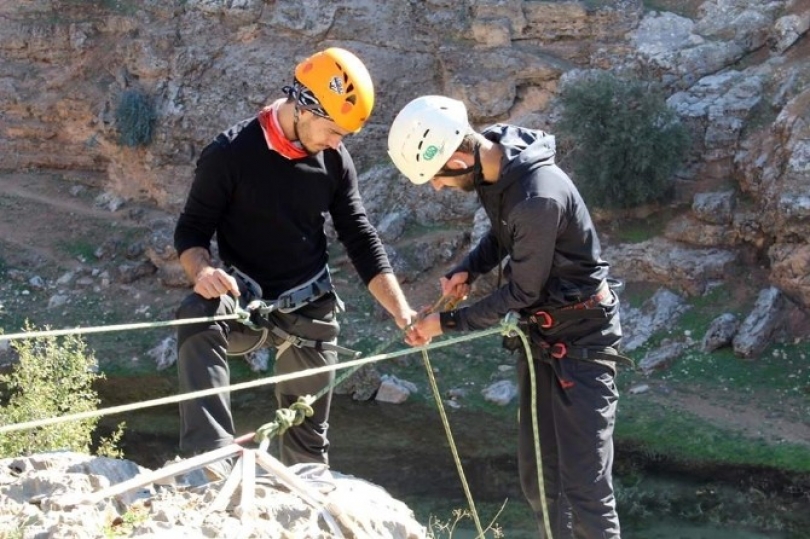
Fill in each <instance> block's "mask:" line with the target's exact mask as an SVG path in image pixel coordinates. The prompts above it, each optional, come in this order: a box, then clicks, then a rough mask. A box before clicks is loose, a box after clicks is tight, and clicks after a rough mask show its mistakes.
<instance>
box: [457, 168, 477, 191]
mask: <svg viewBox="0 0 810 539" xmlns="http://www.w3.org/2000/svg"><path fill="white" fill-rule="evenodd" d="M473 176H474V174H473V173H472V172H471V173H469V174H465V175H464V176H459V178H458V185H457V186H456V188H457V189H458V190H460V191H464V192H465V193H472V192H473V191H475V178H474V177H473Z"/></svg>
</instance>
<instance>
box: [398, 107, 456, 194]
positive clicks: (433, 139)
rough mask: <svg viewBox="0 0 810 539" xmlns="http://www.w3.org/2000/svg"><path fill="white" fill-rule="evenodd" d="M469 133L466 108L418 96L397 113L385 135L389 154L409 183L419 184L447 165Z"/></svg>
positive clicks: (428, 179)
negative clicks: (386, 135)
mask: <svg viewBox="0 0 810 539" xmlns="http://www.w3.org/2000/svg"><path fill="white" fill-rule="evenodd" d="M469 130H470V127H469V122H468V121H467V107H465V106H464V103H462V102H461V101H458V100H456V99H451V98H449V97H444V96H440V95H425V96H422V97H417V98H416V99H414V100H413V101H411V102H410V103H408V104H407V105H405V107H404V108H403V109H402V110H401V111H399V114H397V117H396V118H395V119H394V123H392V124H391V130H390V131H389V132H388V155H389V156H390V157H391V160H392V161H393V162H394V164H395V165H396V167H397V168H398V169H399V171H400V172H402V174H404V175H405V176H406V177H407V178H408V179H409V180H411V182H413V183H415V184H417V185H421V184H423V183H426V182H428V181H430V180H431V178H433V176H435V175H436V173H437V172H439V170H440V169H441V168H442V167H443V166H444V165H445V163H447V161H448V160H449V159H450V156H451V155H452V154H453V152H455V151H456V150H457V149H458V147H459V145H460V144H461V141H462V140H463V139H464V135H466V134H467V133H468V132H469Z"/></svg>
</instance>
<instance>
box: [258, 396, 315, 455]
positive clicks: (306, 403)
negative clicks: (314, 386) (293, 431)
mask: <svg viewBox="0 0 810 539" xmlns="http://www.w3.org/2000/svg"><path fill="white" fill-rule="evenodd" d="M314 402H315V397H313V396H312V395H304V396H302V397H298V401H296V402H294V403H292V404H291V405H290V407H289V408H279V409H278V410H276V419H275V421H271V422H270V423H265V424H264V425H262V426H261V427H259V428H258V429H256V435H255V436H254V437H253V440H254V441H256V442H259V443H261V442H263V441H264V440H269V439H270V438H271V437H273V436H281V435H282V434H284V433H285V432H287V429H289V428H290V427H294V426H297V425H300V424H301V423H303V422H304V419H305V418H307V417H312V415H313V414H314V413H315V411H314V410H313V409H312V403H314Z"/></svg>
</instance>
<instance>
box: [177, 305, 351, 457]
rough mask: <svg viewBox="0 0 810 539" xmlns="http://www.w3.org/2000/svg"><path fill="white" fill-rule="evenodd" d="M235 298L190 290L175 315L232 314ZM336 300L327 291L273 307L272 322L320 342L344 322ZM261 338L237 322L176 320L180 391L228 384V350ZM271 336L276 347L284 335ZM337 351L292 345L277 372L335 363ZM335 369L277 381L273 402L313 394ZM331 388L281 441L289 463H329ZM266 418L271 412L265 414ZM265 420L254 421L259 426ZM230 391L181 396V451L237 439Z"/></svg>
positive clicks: (331, 378)
mask: <svg viewBox="0 0 810 539" xmlns="http://www.w3.org/2000/svg"><path fill="white" fill-rule="evenodd" d="M235 306H236V303H235V300H234V299H233V298H232V297H230V296H222V297H221V298H219V299H210V300H209V299H205V298H203V297H202V296H200V295H198V294H191V295H189V296H188V297H186V299H185V300H184V301H183V303H182V304H181V305H180V307H179V309H178V310H177V317H178V318H199V317H207V316H215V315H223V314H232V313H233V312H234V310H235ZM336 309H337V299H336V296H335V295H334V294H327V295H325V296H323V297H321V298H320V299H318V300H317V301H315V302H313V303H310V304H309V305H306V306H304V307H301V308H300V309H298V310H297V311H295V312H292V313H280V312H273V313H272V314H271V315H270V317H271V320H272V322H273V323H275V324H277V325H278V327H280V328H281V329H283V330H284V331H285V332H287V333H289V334H292V335H296V336H298V337H301V338H305V339H310V340H316V341H332V342H334V341H335V340H336V339H337V336H338V333H339V331H340V326H339V324H338V323H337V320H336ZM251 339H252V340H253V341H256V340H259V339H261V333H259V332H256V331H254V330H252V329H250V328H248V327H247V326H245V325H244V324H241V323H240V322H237V321H225V322H211V323H202V324H188V325H182V326H179V329H178V332H177V348H178V351H177V367H178V377H179V382H180V391H181V392H182V393H187V392H191V391H198V390H203V389H209V388H216V387H224V386H227V385H228V384H229V383H230V369H229V367H228V356H229V355H230V354H229V351H230V352H231V353H233V352H234V350H237V351H243V350H245V349H247V348H249V346H246V345H245V343H246V342H249V341H250V340H251ZM269 339H270V341H271V342H272V343H273V344H275V345H276V346H279V345H281V344H282V341H281V340H280V339H278V338H276V337H275V336H274V335H272V334H271V335H270V336H269ZM335 363H337V355H336V353H335V352H332V351H318V350H316V349H315V348H309V347H301V348H298V347H296V346H290V347H286V348H285V349H283V351H282V353H281V354H278V355H277V357H276V363H275V374H287V373H293V372H299V371H302V370H304V369H309V368H314V367H322V366H325V365H334V364H335ZM334 378H335V375H334V372H333V371H330V372H327V373H323V374H317V375H312V376H307V377H304V378H296V379H293V380H289V381H286V382H282V383H279V384H276V387H275V394H276V401H277V403H278V406H279V407H280V408H288V407H289V406H290V405H291V404H292V403H294V402H296V401H297V400H298V397H299V396H303V395H316V394H318V393H319V392H321V391H322V390H324V388H326V387H328V386H329V385H330V384H331V383H332V382H333V381H334ZM331 402H332V391H331V390H329V391H327V392H326V393H325V394H324V395H323V396H322V397H320V398H319V399H318V400H317V401H316V402H315V403H314V404H313V409H314V412H315V413H314V414H313V415H312V417H308V418H306V419H305V420H304V422H303V423H302V424H301V425H298V426H294V427H291V428H290V429H289V430H287V432H286V433H285V434H284V435H283V437H282V439H281V440H280V448H281V449H280V458H281V460H282V462H284V463H285V464H287V465H291V464H295V463H300V462H318V463H324V464H328V451H329V440H328V438H327V431H328V429H329V409H330V406H331ZM267 419H268V422H269V421H271V420H272V418H267ZM260 426H261V425H255V428H258V427H260ZM234 434H235V432H234V424H233V416H232V414H231V401H230V394H229V393H227V392H225V393H220V394H217V395H213V396H209V397H203V398H199V399H193V400H187V401H183V402H181V403H180V450H181V451H182V452H183V453H184V454H190V455H191V454H197V453H202V452H205V451H210V450H212V449H216V448H219V447H223V446H226V445H228V444H230V443H231V442H232V441H233V438H234Z"/></svg>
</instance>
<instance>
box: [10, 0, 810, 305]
mask: <svg viewBox="0 0 810 539" xmlns="http://www.w3.org/2000/svg"><path fill="white" fill-rule="evenodd" d="M0 18H1V19H2V20H3V24H2V25H0V110H3V116H2V121H0V144H2V147H3V150H4V151H3V152H2V153H1V154H0V170H10V171H24V170H30V169H49V170H50V169H58V170H62V171H66V172H74V171H75V172H76V173H81V175H82V176H83V177H87V174H89V173H93V174H95V175H96V177H100V178H101V180H100V183H101V185H100V186H101V187H102V188H103V189H105V190H107V191H109V192H110V193H112V194H113V195H114V196H115V197H118V198H119V199H121V200H137V201H140V202H148V203H152V204H154V205H155V206H157V207H159V208H160V209H162V210H168V211H171V212H174V213H176V212H177V211H179V209H180V206H181V204H182V201H183V200H184V198H185V195H186V193H187V191H188V188H189V185H190V182H191V179H192V177H193V170H194V164H195V160H196V158H197V156H198V155H199V154H200V152H201V150H202V149H203V148H204V147H205V145H206V144H208V143H209V142H210V141H211V140H212V139H213V138H214V137H215V136H216V135H217V134H218V133H219V132H221V131H223V130H225V129H227V128H228V127H229V126H231V125H233V124H235V123H236V122H238V121H240V120H242V119H244V118H248V117H251V116H253V115H254V114H255V113H256V111H257V110H258V109H259V108H260V107H262V106H263V105H265V104H266V103H268V102H269V101H272V100H275V99H278V98H280V97H282V95H283V94H282V92H281V89H282V87H283V86H284V85H286V84H289V83H290V81H291V80H292V71H293V67H294V65H295V64H296V63H297V62H298V61H299V60H301V59H302V58H304V57H305V56H307V55H308V54H310V53H312V52H313V51H315V50H317V49H321V48H325V47H327V46H333V45H337V46H343V47H346V48H348V49H351V50H352V51H354V52H355V53H356V54H358V56H360V57H361V58H362V59H363V60H364V61H365V63H366V64H367V65H368V67H369V70H370V71H371V73H372V76H373V78H374V83H375V88H376V90H377V100H376V103H377V104H376V108H375V110H374V113H373V115H372V117H371V119H370V122H369V124H368V125H366V126H365V128H364V129H363V130H362V131H361V132H360V133H358V134H357V135H355V136H353V137H351V138H349V139H347V140H346V141H345V143H346V145H347V147H348V148H349V150H350V151H351V152H352V154H353V156H354V158H355V162H356V164H357V168H358V171H359V172H360V174H361V190H362V191H363V194H364V197H365V198H366V201H367V209H368V211H369V214H370V215H371V216H372V218H373V222H375V223H382V224H384V225H385V226H384V229H385V230H386V233H387V234H388V235H387V237H386V239H387V240H390V241H392V242H395V241H396V240H397V238H400V237H402V236H403V235H406V234H404V233H403V231H405V230H407V229H408V227H410V226H411V225H413V224H426V223H439V224H449V223H452V224H453V225H458V224H459V223H462V225H464V226H467V227H468V228H472V226H473V216H474V215H475V212H476V209H477V207H478V205H477V201H476V200H475V199H474V198H472V197H463V196H457V195H453V194H448V195H447V196H445V193H440V194H439V196H437V195H436V194H435V193H432V192H430V190H428V189H426V188H421V189H420V188H416V187H414V186H412V185H410V184H409V183H408V182H407V181H405V180H404V179H403V178H402V177H400V175H399V174H398V173H397V171H396V170H395V169H394V168H393V166H392V165H391V163H390V160H389V159H388V157H387V153H386V138H387V133H388V126H389V125H390V122H391V121H392V120H393V118H394V115H395V114H396V113H397V112H398V111H399V110H400V109H401V107H402V106H404V105H405V103H407V102H408V101H410V100H411V99H413V98H414V97H416V96H418V95H423V94H431V93H437V94H446V95H449V96H452V97H456V98H459V99H463V100H464V101H465V102H466V103H467V106H468V108H469V111H470V119H471V123H472V124H473V125H474V126H475V127H483V126H484V125H487V124H490V123H494V122H514V123H520V124H521V125H524V126H526V127H531V128H539V129H544V130H547V131H550V132H552V133H553V131H554V122H555V119H556V118H557V117H558V116H557V114H558V111H556V110H555V106H554V105H555V102H556V97H557V95H558V93H559V88H560V81H561V80H564V78H565V77H566V76H567V75H568V74H570V73H572V72H574V71H576V70H579V69H607V70H611V71H614V72H617V73H625V74H630V75H635V76H644V77H647V78H652V79H654V80H656V81H657V82H659V83H660V84H661V86H662V87H663V88H665V89H666V91H667V92H668V94H669V104H670V106H671V107H672V108H673V109H674V110H675V111H676V112H677V113H678V114H679V116H680V118H681V120H682V121H684V122H685V123H686V124H687V125H688V126H689V127H690V130H691V132H692V134H693V148H692V151H691V152H690V155H689V159H688V163H685V167H684V170H683V171H681V172H679V175H678V178H677V182H676V185H677V186H678V189H679V192H682V193H683V199H682V200H680V201H681V202H687V201H688V198H689V197H691V196H694V195H702V194H703V193H714V192H734V193H735V197H734V198H733V200H732V201H733V202H735V204H734V205H732V206H727V205H724V206H718V207H717V208H718V210H719V211H718V212H717V213H716V215H714V214H713V212H712V210H711V207H712V206H711V204H713V203H719V204H726V203H727V202H729V199H718V200H716V201H711V200H710V201H699V202H697V203H696V204H693V211H692V214H691V215H687V216H683V215H681V216H679V218H678V220H677V221H676V222H674V223H673V224H671V225H670V226H668V227H667V229H666V230H667V231H666V237H667V238H668V239H669V240H670V241H672V242H674V243H676V244H678V245H677V246H678V247H679V248H688V247H684V245H683V244H686V245H689V244H694V245H697V246H700V247H714V248H718V249H747V248H751V249H753V250H754V251H756V252H757V255H758V258H760V259H761V258H766V257H767V258H768V259H769V260H770V263H771V267H772V270H771V275H770V280H771V282H772V284H773V285H774V286H777V287H779V288H780V289H782V290H784V291H785V292H786V293H787V294H788V297H789V298H790V299H791V300H792V301H796V302H798V303H799V304H800V305H802V306H804V307H807V306H809V305H810V303H808V299H807V298H808V297H810V291H808V284H807V283H806V279H805V278H803V277H802V276H801V275H799V274H800V273H801V272H800V271H798V270H796V269H795V268H800V267H801V264H802V263H803V261H804V256H805V255H804V254H803V253H804V251H805V247H806V246H807V244H808V242H807V238H808V232H810V225H809V224H808V223H810V198H808V193H810V185H808V183H810V179H808V178H810V175H808V174H807V171H808V169H810V164H809V163H810V147H808V142H807V141H808V140H810V136H808V129H810V128H809V127H808V125H810V124H808V121H807V117H808V106H809V105H810V90H808V89H807V87H806V84H802V81H805V80H807V79H808V77H810V54H808V44H807V40H806V35H807V32H808V29H810V12H808V11H807V9H806V6H805V4H804V3H802V2H792V1H789V0H771V1H769V2H749V1H746V0H708V1H706V2H703V3H702V4H701V5H700V7H699V8H697V9H694V10H692V12H688V11H687V9H686V8H684V9H683V10H681V12H678V13H669V12H663V11H653V10H649V9H647V8H645V3H644V2H642V1H641V0H621V1H612V2H584V1H575V0H566V1H537V0H463V1H461V2H458V1H450V0H427V1H424V2H416V1H408V2H404V1H403V2H376V1H373V0H359V1H357V0H352V1H350V0H309V1H307V2H265V1H261V0H244V1H239V2H219V1H210V0H187V1H183V2H180V1H174V2H166V1H161V0H145V1H142V2H90V3H88V2H65V1H61V0H30V1H26V2H11V1H1V0H0ZM126 92H139V93H140V94H141V95H143V96H144V97H145V98H146V100H147V103H148V104H149V106H151V107H152V108H153V110H154V122H153V123H152V124H151V127H152V132H151V141H150V143H149V144H148V145H145V146H134V147H130V146H126V145H123V144H122V143H121V137H120V134H121V130H122V129H125V128H126V126H125V125H123V120H121V119H120V117H119V115H118V114H117V113H118V108H119V105H120V104H121V100H122V96H123V95H124V94H125V93H126ZM563 167H564V168H570V167H566V164H563ZM575 180H576V178H575ZM737 195H741V196H737ZM696 200H697V199H696ZM741 201H742V202H744V203H739V202H741ZM389 214H391V215H389ZM721 221H722V222H721ZM165 226H166V228H167V229H170V228H171V223H166V225H165ZM158 234H159V232H157V233H156V237H157V235H158ZM164 236H165V231H164ZM149 243H150V247H149V249H148V257H149V262H150V263H151V264H152V265H154V266H155V267H157V268H158V269H157V272H156V273H157V275H158V278H159V279H160V282H161V283H165V285H166V286H184V285H185V284H187V283H186V280H185V276H184V275H183V273H182V271H181V270H180V268H179V266H178V264H177V262H176V260H175V259H174V258H173V254H172V252H171V246H170V245H169V244H167V243H166V242H163V244H162V245H161V244H158V243H157V242H154V241H151V240H150V241H149ZM465 249H466V246H461V247H460V248H459V249H458V252H459V253H460V252H463V251H464V250H465ZM444 256H445V255H444V254H442V253H439V252H436V253H435V257H436V258H435V259H431V260H420V262H419V263H420V266H424V265H431V264H442V263H445V262H446V260H442V259H441V257H444ZM610 262H617V261H613V260H610ZM617 263H619V264H620V262H617ZM648 268H649V270H650V271H649V272H647V273H644V272H643V271H641V270H637V269H634V270H633V272H632V276H633V277H632V278H639V279H642V280H652V281H656V280H658V279H661V278H663V276H662V274H660V273H657V272H658V269H657V268H656V267H655V266H649V267H648ZM418 271H419V270H418V269H417V270H414V271H412V272H411V273H414V274H415V273H417V272H418ZM684 271H686V272H688V271H689V270H684ZM622 277H625V278H630V274H628V275H625V276H622ZM697 288H700V286H697V287H696V289H697Z"/></svg>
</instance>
